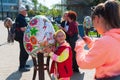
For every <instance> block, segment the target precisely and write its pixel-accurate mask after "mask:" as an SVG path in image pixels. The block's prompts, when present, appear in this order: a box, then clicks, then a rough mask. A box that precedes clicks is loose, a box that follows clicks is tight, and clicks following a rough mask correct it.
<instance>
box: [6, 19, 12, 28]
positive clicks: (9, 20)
mask: <svg viewBox="0 0 120 80" xmlns="http://www.w3.org/2000/svg"><path fill="white" fill-rule="evenodd" d="M8 22H10V23H11V24H12V19H11V18H6V19H5V20H4V26H5V27H6V28H10V27H11V25H9V24H8Z"/></svg>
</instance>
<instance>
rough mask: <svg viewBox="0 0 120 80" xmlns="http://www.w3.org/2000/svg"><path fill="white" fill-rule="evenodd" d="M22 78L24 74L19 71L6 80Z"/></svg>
mask: <svg viewBox="0 0 120 80" xmlns="http://www.w3.org/2000/svg"><path fill="white" fill-rule="evenodd" d="M21 77H22V73H21V72H19V71H16V72H13V73H12V74H11V75H9V76H8V77H7V78H6V79H5V80H20V78H21Z"/></svg>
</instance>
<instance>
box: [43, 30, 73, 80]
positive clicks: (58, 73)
mask: <svg viewBox="0 0 120 80" xmlns="http://www.w3.org/2000/svg"><path fill="white" fill-rule="evenodd" d="M54 38H55V40H56V42H57V43H58V45H57V47H56V50H55V51H54V52H53V51H52V49H51V48H50V47H47V48H46V49H45V50H44V51H46V52H47V53H49V56H50V57H51V59H52V60H53V62H52V65H51V70H50V73H53V75H54V78H55V80H70V77H71V76H72V74H73V71H72V50H71V47H70V45H69V44H68V43H67V42H66V41H65V39H66V35H65V33H64V31H63V30H58V31H57V32H56V33H55V34H54Z"/></svg>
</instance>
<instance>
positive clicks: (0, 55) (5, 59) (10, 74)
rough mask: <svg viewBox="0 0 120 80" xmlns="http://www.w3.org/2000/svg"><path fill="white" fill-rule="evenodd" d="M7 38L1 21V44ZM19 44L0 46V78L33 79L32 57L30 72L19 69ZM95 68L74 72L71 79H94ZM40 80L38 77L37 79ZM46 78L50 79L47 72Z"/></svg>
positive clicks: (5, 79)
mask: <svg viewBox="0 0 120 80" xmlns="http://www.w3.org/2000/svg"><path fill="white" fill-rule="evenodd" d="M6 38H7V29H6V28H4V26H3V22H2V21H0V44H4V43H5V42H6V40H7V39H6ZM18 59H19V45H18V43H17V42H14V44H5V45H2V46H0V80H32V75H33V63H32V60H31V57H29V60H28V62H27V64H30V65H31V70H30V71H29V72H24V73H21V72H19V71H17V70H18V64H19V63H18V62H19V61H18ZM93 75H94V70H81V69H80V73H74V75H73V76H72V78H71V80H93ZM36 80H38V78H37V79H36ZM45 80H50V79H49V77H48V74H47V73H46V72H45Z"/></svg>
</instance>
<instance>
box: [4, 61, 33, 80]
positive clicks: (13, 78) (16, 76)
mask: <svg viewBox="0 0 120 80" xmlns="http://www.w3.org/2000/svg"><path fill="white" fill-rule="evenodd" d="M27 64H28V65H30V68H31V67H33V61H32V59H30V60H29V61H27ZM21 77H22V72H19V71H16V72H13V73H11V74H10V75H9V76H8V77H7V78H6V79H5V80H20V79H21Z"/></svg>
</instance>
